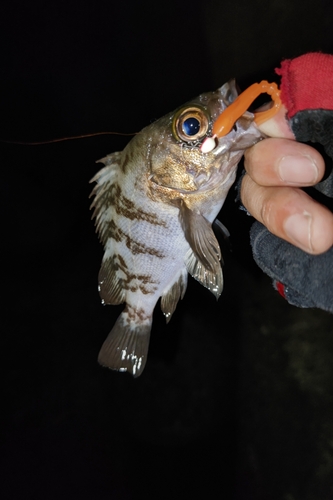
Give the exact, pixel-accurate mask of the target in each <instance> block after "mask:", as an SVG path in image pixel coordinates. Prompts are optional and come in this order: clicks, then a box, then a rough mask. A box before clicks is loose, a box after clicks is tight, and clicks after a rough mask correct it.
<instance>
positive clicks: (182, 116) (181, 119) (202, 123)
mask: <svg viewBox="0 0 333 500" xmlns="http://www.w3.org/2000/svg"><path fill="white" fill-rule="evenodd" d="M208 126H209V120H208V116H207V114H206V113H205V111H204V110H203V109H202V108H199V107H190V108H185V109H184V108H183V109H181V110H179V112H178V113H177V114H176V116H175V118H174V121H173V127H172V128H173V134H174V136H175V138H176V139H177V140H181V141H186V142H192V141H197V140H199V139H201V138H202V137H204V136H205V135H206V133H207V130H208Z"/></svg>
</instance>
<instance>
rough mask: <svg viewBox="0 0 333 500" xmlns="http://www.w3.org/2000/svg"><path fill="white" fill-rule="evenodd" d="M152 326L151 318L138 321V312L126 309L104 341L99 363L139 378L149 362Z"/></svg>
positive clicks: (147, 317)
mask: <svg viewBox="0 0 333 500" xmlns="http://www.w3.org/2000/svg"><path fill="white" fill-rule="evenodd" d="M151 325H152V317H151V316H146V317H145V318H143V319H138V315H137V314H136V312H135V311H134V310H133V309H132V308H130V307H126V308H125V310H124V311H123V312H122V313H121V315H120V316H119V318H118V319H117V321H116V323H115V325H114V327H113V328H112V330H111V332H110V333H109V335H108V337H107V338H106V340H105V341H104V344H103V345H102V348H101V350H100V352H99V355H98V362H99V363H100V364H101V365H103V366H106V367H107V368H111V370H118V371H121V372H126V371H128V372H130V373H131V374H132V375H133V376H134V377H139V375H141V373H142V371H143V369H144V367H145V364H146V361H147V354H148V347H149V339H150V330H151Z"/></svg>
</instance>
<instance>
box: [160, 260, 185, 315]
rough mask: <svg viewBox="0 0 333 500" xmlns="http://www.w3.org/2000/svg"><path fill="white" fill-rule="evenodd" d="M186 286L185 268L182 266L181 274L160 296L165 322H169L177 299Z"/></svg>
mask: <svg viewBox="0 0 333 500" xmlns="http://www.w3.org/2000/svg"><path fill="white" fill-rule="evenodd" d="M186 287H187V270H186V269H185V268H184V269H182V271H181V275H180V276H179V277H178V278H177V279H176V280H175V281H174V282H173V284H172V285H171V287H170V288H169V290H168V291H167V292H165V293H164V294H163V295H162V297H161V309H162V312H163V314H164V315H165V319H166V322H167V323H169V321H170V319H171V316H172V315H173V313H174V312H175V309H176V307H177V304H178V301H179V299H182V298H183V297H184V295H185V292H186Z"/></svg>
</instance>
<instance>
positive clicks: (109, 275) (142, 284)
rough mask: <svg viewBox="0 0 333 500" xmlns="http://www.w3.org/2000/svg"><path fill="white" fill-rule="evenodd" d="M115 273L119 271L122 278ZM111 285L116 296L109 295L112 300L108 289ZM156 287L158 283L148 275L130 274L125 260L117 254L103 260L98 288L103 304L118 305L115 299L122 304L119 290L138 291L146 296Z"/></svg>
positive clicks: (154, 290)
mask: <svg viewBox="0 0 333 500" xmlns="http://www.w3.org/2000/svg"><path fill="white" fill-rule="evenodd" d="M117 271H121V272H122V274H123V276H121V277H120V276H119V273H117ZM117 283H118V284H119V285H117ZM111 284H112V289H114V290H116V291H117V294H111V295H112V298H111V299H110V297H109V295H110V293H109V289H110V287H111ZM116 285H117V286H116ZM157 285H159V281H156V280H154V279H153V277H152V276H151V275H150V274H134V273H130V272H129V270H128V267H127V264H126V262H125V260H124V259H123V258H122V256H121V255H119V254H114V255H113V256H112V257H109V258H108V259H106V260H103V263H102V267H101V270H100V272H99V287H100V295H101V297H102V298H103V300H104V302H105V303H109V304H110V303H114V304H115V303H120V302H116V300H117V298H119V300H121V302H122V301H123V300H124V298H123V297H122V296H121V295H120V292H119V289H121V290H129V291H131V292H136V291H137V290H140V291H141V292H142V293H143V294H144V295H148V294H152V293H155V292H156V290H157V288H158V286H157ZM113 295H115V297H113Z"/></svg>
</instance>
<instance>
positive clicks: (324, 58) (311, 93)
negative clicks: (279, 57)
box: [275, 52, 333, 119]
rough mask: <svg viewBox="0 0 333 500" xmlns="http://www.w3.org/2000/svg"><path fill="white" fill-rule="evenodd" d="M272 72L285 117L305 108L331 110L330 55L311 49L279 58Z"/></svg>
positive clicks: (332, 73)
mask: <svg viewBox="0 0 333 500" xmlns="http://www.w3.org/2000/svg"><path fill="white" fill-rule="evenodd" d="M275 71H276V73H277V74H278V75H280V76H281V85H280V89H281V100H282V102H283V104H284V105H285V106H286V108H287V110H288V118H289V119H290V118H292V117H293V116H294V115H295V114H296V113H298V112H299V111H303V110H305V109H328V110H333V56H331V55H328V54H322V53H320V52H312V53H309V54H305V55H303V56H300V57H296V58H295V59H286V60H285V61H282V63H281V68H277V69H276V70H275Z"/></svg>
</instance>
